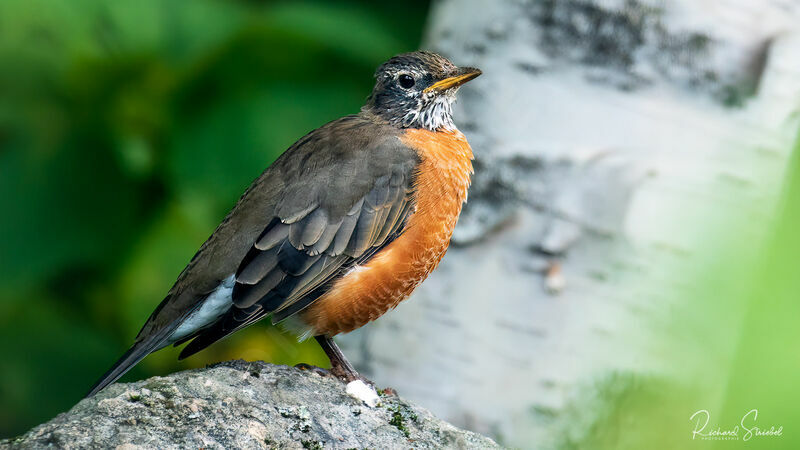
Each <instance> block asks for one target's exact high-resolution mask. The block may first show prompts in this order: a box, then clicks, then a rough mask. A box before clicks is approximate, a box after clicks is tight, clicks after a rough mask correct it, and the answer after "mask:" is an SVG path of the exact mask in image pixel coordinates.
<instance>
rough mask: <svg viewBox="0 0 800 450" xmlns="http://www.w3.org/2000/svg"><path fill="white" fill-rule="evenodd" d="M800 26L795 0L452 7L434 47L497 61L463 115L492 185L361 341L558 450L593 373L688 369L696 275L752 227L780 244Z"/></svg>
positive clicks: (460, 0)
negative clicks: (681, 362) (680, 311)
mask: <svg viewBox="0 0 800 450" xmlns="http://www.w3.org/2000/svg"><path fill="white" fill-rule="evenodd" d="M798 24H800V2H797V1H792V0H713V1H712V0H709V1H697V0H670V1H667V0H665V1H650V0H625V1H622V0H620V1H616V0H530V1H523V0H449V1H439V2H437V3H436V4H435V6H434V8H433V10H432V14H431V17H430V22H429V26H428V33H427V36H426V39H425V42H427V44H428V48H430V49H431V50H434V51H438V52H441V53H443V54H445V55H447V56H448V57H450V58H451V59H452V60H453V61H454V62H455V63H456V64H459V65H474V66H476V67H479V68H481V69H482V70H483V71H484V75H483V76H482V77H481V78H479V79H478V80H476V81H475V82H473V83H470V84H469V85H468V86H466V87H465V88H463V89H462V91H461V93H460V99H461V100H460V103H459V104H458V107H457V109H456V113H455V116H456V123H457V124H458V125H459V127H460V129H461V130H462V131H463V132H464V133H465V134H466V135H467V137H468V138H469V140H470V142H471V144H472V146H473V149H474V151H475V154H476V158H477V160H476V163H477V164H476V174H475V177H474V181H473V187H472V188H471V190H470V194H469V202H468V204H467V206H466V208H465V211H464V213H463V215H462V218H461V219H460V221H459V224H458V228H457V230H456V234H455V236H454V241H453V246H452V247H451V249H450V250H449V252H448V254H447V256H446V257H445V259H444V261H443V262H442V264H441V266H440V268H439V269H438V270H437V271H436V272H435V273H434V274H433V275H432V276H431V277H430V278H429V279H428V281H426V282H425V283H423V285H422V286H421V287H420V288H419V289H418V290H417V291H416V293H415V294H414V295H413V297H412V298H411V299H410V300H408V301H406V302H404V303H402V304H401V305H400V306H399V307H398V308H397V310H396V311H394V312H392V313H390V314H388V315H387V316H385V317H384V318H382V319H381V320H379V321H377V322H376V323H374V324H372V325H370V326H367V327H365V328H362V329H361V330H359V331H357V332H355V333H352V334H350V335H348V336H345V337H343V339H342V341H343V345H344V346H345V347H346V348H345V351H346V352H347V353H348V355H352V358H353V359H354V362H355V363H356V365H357V366H358V368H359V369H360V370H362V371H364V372H365V373H366V374H368V375H369V376H370V377H371V378H372V379H374V380H375V381H376V382H378V384H380V385H388V386H392V387H394V388H396V389H397V390H398V392H400V393H401V395H404V396H406V397H407V398H409V399H411V400H413V401H416V402H418V403H420V404H421V405H423V406H425V407H427V408H430V409H431V410H432V411H433V412H434V413H435V414H437V415H439V416H440V417H442V418H443V419H445V420H448V421H451V422H453V423H455V424H456V425H459V426H464V427H467V428H470V429H473V430H475V431H478V432H481V433H487V434H490V435H493V436H494V437H495V438H498V439H499V442H500V443H501V444H505V445H510V446H515V447H517V446H521V447H532V446H536V447H537V448H543V447H547V446H548V445H549V443H552V439H553V436H552V433H554V431H553V430H555V429H556V428H555V427H554V425H553V423H554V420H555V419H554V417H555V418H557V417H558V415H559V412H560V411H562V410H563V409H564V408H565V405H566V404H567V403H568V402H569V400H570V398H572V397H573V396H575V395H577V394H576V392H578V389H579V387H580V386H582V385H584V384H585V383H586V382H587V380H589V381H590V380H592V379H596V378H597V377H598V376H601V375H602V374H604V373H610V372H615V371H631V372H635V373H654V372H657V373H662V372H669V371H675V370H677V369H680V368H676V367H671V365H670V364H669V363H667V361H668V358H665V356H664V352H668V351H670V349H664V348H659V344H658V343H659V342H660V339H661V338H662V337H663V336H662V335H663V334H664V333H665V332H668V331H667V328H668V327H665V326H663V325H664V322H665V320H666V319H665V317H666V318H668V317H669V315H670V311H671V308H672V306H673V305H671V302H672V300H671V299H673V298H675V297H676V296H677V297H680V294H681V292H682V290H683V289H685V288H686V286H685V284H684V283H683V280H682V279H680V277H679V276H677V275H676V274H679V273H686V271H687V270H693V268H694V269H696V270H701V269H702V268H703V267H705V266H706V265H707V264H710V263H713V260H714V258H715V253H714V252H710V251H703V250H700V249H703V248H704V247H703V241H704V240H705V239H707V237H708V235H709V232H711V233H714V232H716V231H717V230H724V229H725V227H726V223H728V221H730V220H737V219H741V218H743V217H744V218H746V217H750V218H752V220H751V222H752V226H751V227H749V228H748V229H747V230H745V231H746V235H745V236H742V240H743V241H746V242H753V243H757V242H759V240H760V239H761V238H762V237H763V234H764V230H763V227H762V226H761V222H763V219H765V218H767V217H768V215H769V214H770V212H771V211H772V209H773V208H774V206H775V199H776V198H777V192H778V188H779V185H780V180H781V178H782V175H783V171H784V168H785V164H786V162H787V159H788V157H789V153H790V150H791V143H792V140H793V138H794V136H795V133H796V132H797V130H798V123H797V117H798V116H797V113H798V106H800V37H799V36H800V34H798V26H800V25H798ZM753 245H755V244H753ZM748 248H751V249H752V248H754V247H753V246H750V247H748ZM743 264H745V262H743ZM676 268H677V269H679V270H674V269H676ZM730 288H731V289H733V288H734V287H730ZM723 294H724V293H723V292H721V293H720V295H723ZM731 314H733V315H735V314H738V313H737V312H736V311H734V312H732V313H731ZM734 319H735V317H734ZM680 339H686V340H691V339H696V337H691V336H686V337H680ZM707 344H708V345H709V346H711V349H712V350H713V351H715V352H718V354H719V358H722V359H724V358H725V357H726V355H727V354H729V350H730V349H729V348H728V347H727V346H729V345H730V344H727V343H724V342H716V343H715V342H710V343H707ZM555 421H557V420H555Z"/></svg>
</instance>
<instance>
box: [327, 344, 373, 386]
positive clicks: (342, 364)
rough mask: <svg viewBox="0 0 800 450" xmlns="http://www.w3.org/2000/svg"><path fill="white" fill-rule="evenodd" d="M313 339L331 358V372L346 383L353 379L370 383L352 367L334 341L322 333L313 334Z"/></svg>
mask: <svg viewBox="0 0 800 450" xmlns="http://www.w3.org/2000/svg"><path fill="white" fill-rule="evenodd" d="M314 339H316V340H317V342H318V343H319V346H320V347H322V350H324V351H325V354H326V355H328V359H330V360H331V369H330V373H331V374H333V375H334V376H336V377H337V378H341V379H342V380H344V381H346V382H348V383H349V382H351V381H354V380H362V381H365V382H367V384H372V382H370V381H369V380H367V379H366V378H364V377H362V376H361V375H359V374H358V372H356V369H355V368H353V365H352V364H350V361H348V360H347V358H345V356H344V353H342V350H341V349H340V348H339V346H338V345H336V342H333V339H331V338H329V337H327V336H324V335H322V336H314Z"/></svg>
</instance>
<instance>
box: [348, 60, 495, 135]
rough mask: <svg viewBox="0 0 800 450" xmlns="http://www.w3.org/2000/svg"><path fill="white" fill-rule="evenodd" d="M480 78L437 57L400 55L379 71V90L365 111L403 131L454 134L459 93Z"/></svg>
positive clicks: (382, 66) (474, 70) (368, 102)
mask: <svg viewBox="0 0 800 450" xmlns="http://www.w3.org/2000/svg"><path fill="white" fill-rule="evenodd" d="M480 74H481V71H480V70H478V69H475V68H472V67H456V66H455V65H454V64H453V63H451V62H450V61H448V60H447V58H445V57H443V56H440V55H437V54H436V53H430V52H412V53H404V54H402V55H397V56H395V57H394V58H392V59H390V60H388V61H386V62H385V63H383V64H381V66H380V67H378V70H377V71H376V72H375V78H376V82H375V88H374V89H373V90H372V94H371V95H370V96H369V99H367V104H366V105H364V108H363V109H364V110H366V111H369V112H371V113H373V114H377V115H378V116H380V117H381V118H383V119H384V120H386V121H388V122H389V123H391V124H392V125H394V126H397V127H400V128H425V129H428V130H441V129H445V130H452V129H455V125H454V124H453V118H452V105H453V102H454V101H455V99H456V91H458V88H459V86H461V85H462V84H464V83H466V82H467V81H469V80H471V79H473V78H475V77H477V76H478V75H480Z"/></svg>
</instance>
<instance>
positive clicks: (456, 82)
mask: <svg viewBox="0 0 800 450" xmlns="http://www.w3.org/2000/svg"><path fill="white" fill-rule="evenodd" d="M459 72H461V73H459V74H458V75H456V76H452V77H448V78H445V79H444V80H440V81H437V82H436V83H433V84H432V85H430V86H428V87H426V88H425V89H424V90H423V91H422V92H425V93H429V92H435V91H444V90H446V89H450V88H454V87H458V86H461V85H462V84H464V83H466V82H467V81H469V80H472V79H473V78H477V77H478V76H479V75H480V74H481V73H483V72H481V71H480V69H475V68H472V67H464V68H463V69H460V70H459Z"/></svg>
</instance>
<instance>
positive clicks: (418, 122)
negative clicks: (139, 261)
mask: <svg viewBox="0 0 800 450" xmlns="http://www.w3.org/2000/svg"><path fill="white" fill-rule="evenodd" d="M480 74H481V71H480V70H478V69H474V68H469V67H464V68H459V67H456V66H455V65H453V63H451V62H450V61H448V60H447V59H446V58H444V57H442V56H440V55H437V54H435V53H429V52H413V53H406V54H402V55H398V56H395V57H394V58H391V59H390V60H388V61H387V62H385V63H384V64H382V65H381V66H380V67H379V68H378V70H377V71H376V73H375V77H376V79H377V81H376V83H375V87H374V89H373V91H372V94H371V95H370V96H369V98H368V99H367V102H366V104H365V105H364V106H363V107H362V108H361V112H359V113H358V114H355V115H350V116H346V117H343V118H341V119H338V120H334V121H333V122H330V123H328V124H326V125H323V126H322V127H320V128H318V129H316V130H314V131H312V132H311V133H309V134H307V135H306V136H304V137H303V138H301V139H300V140H299V141H297V142H296V143H295V144H294V145H292V146H291V147H289V149H288V150H287V151H286V152H284V153H283V154H282V155H281V156H280V157H279V158H278V159H277V160H276V161H275V162H274V163H273V164H272V165H271V166H270V167H269V168H267V170H265V171H264V173H262V174H261V176H259V177H258V178H257V179H256V180H255V181H254V182H253V184H252V185H251V186H250V187H249V188H248V189H247V190H246V191H245V193H244V194H243V195H242V197H241V198H240V199H239V201H238V203H237V204H236V206H235V207H234V208H233V210H232V211H231V212H230V213H229V214H228V216H227V217H225V219H224V220H223V221H222V223H221V224H220V225H219V227H217V229H216V230H215V231H214V233H213V234H212V235H211V237H209V238H208V240H207V241H206V242H205V243H204V244H203V245H202V246H201V247H200V250H199V251H198V252H197V254H195V255H194V257H193V258H192V260H191V261H190V262H189V264H188V265H187V266H186V268H185V269H184V270H183V272H181V274H180V276H178V280H177V281H176V282H175V284H174V286H172V289H170V291H169V292H168V293H167V296H166V298H165V299H164V300H163V301H162V302H161V304H159V305H158V307H157V308H156V309H155V311H153V313H152V314H151V315H150V318H149V319H147V322H146V323H145V324H144V327H142V330H141V331H140V332H139V335H138V336H137V337H136V341H135V343H134V344H133V346H132V347H131V348H130V349H129V350H128V351H127V352H126V353H125V354H124V355H123V356H122V357H121V358H120V359H119V360H118V361H117V362H116V364H114V366H113V367H112V368H111V369H110V370H109V371H108V372H107V373H106V374H105V375H103V376H102V378H100V380H99V381H98V382H97V383H96V384H95V385H94V386H93V387H92V389H91V391H90V392H89V394H88V395H90V396H91V395H94V394H95V393H97V392H98V391H100V390H101V389H103V388H104V387H105V386H107V385H109V384H110V383H113V382H114V381H116V380H117V379H118V378H119V377H121V376H122V375H123V374H124V373H125V372H127V371H128V370H129V369H130V368H131V367H133V366H134V365H135V364H137V363H138V362H139V361H141V360H142V359H143V358H144V357H145V356H147V355H148V354H150V353H152V352H154V351H156V350H159V349H161V348H164V347H167V346H169V345H176V346H177V345H180V344H183V343H186V342H188V345H186V347H184V348H183V350H182V351H181V353H180V356H179V358H180V359H183V358H186V357H188V356H190V355H193V354H194V353H197V352H199V351H200V350H202V349H204V348H206V347H208V346H209V345H211V344H212V343H214V342H216V341H218V340H219V339H222V338H223V337H225V336H227V335H229V334H231V333H233V332H235V331H237V330H240V329H242V328H244V327H246V326H248V325H251V324H253V323H255V322H257V321H259V320H261V319H263V318H265V317H267V316H271V318H272V322H273V323H278V322H283V324H286V325H287V327H288V328H290V329H292V330H294V331H296V332H297V333H298V334H299V335H300V336H301V338H307V337H311V336H313V337H314V338H315V339H316V340H317V342H319V344H320V345H321V346H322V348H323V349H324V351H325V353H326V354H327V355H328V357H329V358H330V361H331V372H332V373H334V374H336V375H338V376H340V377H342V378H345V379H347V380H353V379H356V378H358V374H357V373H356V371H355V369H353V367H352V365H350V363H349V362H348V361H347V360H346V359H345V357H344V355H343V354H342V352H341V350H339V348H338V347H337V345H336V344H335V343H334V341H333V340H332V337H333V336H335V335H337V334H339V333H346V332H349V331H352V330H354V329H356V328H359V327H361V326H362V325H364V324H366V323H367V322H370V321H372V320H375V319H377V318H378V317H380V316H381V315H383V314H384V313H385V312H387V311H388V310H390V309H392V308H394V307H395V306H397V304H398V303H399V302H401V301H402V300H404V299H406V298H407V297H408V296H409V295H410V294H411V292H412V291H413V290H414V288H415V287H416V286H417V285H419V284H420V283H421V282H422V281H423V280H424V279H425V277H427V276H428V274H429V273H431V271H432V270H434V269H435V268H436V266H437V265H438V263H439V261H440V260H441V259H442V257H443V256H444V254H445V251H446V250H447V247H448V245H449V243H450V237H451V235H452V233H453V228H454V227H455V225H456V221H457V219H458V216H459V214H460V212H461V205H462V204H463V203H464V201H465V200H466V199H467V188H468V187H469V184H470V175H471V174H472V150H471V148H470V146H469V144H468V143H467V140H466V138H465V137H464V135H463V134H461V132H459V131H458V129H457V128H456V126H455V124H454V123H453V118H452V104H453V102H454V101H455V94H456V91H458V88H459V86H461V85H462V84H464V83H466V82H467V81H469V80H472V79H473V78H475V77H477V76H478V75H480Z"/></svg>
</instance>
